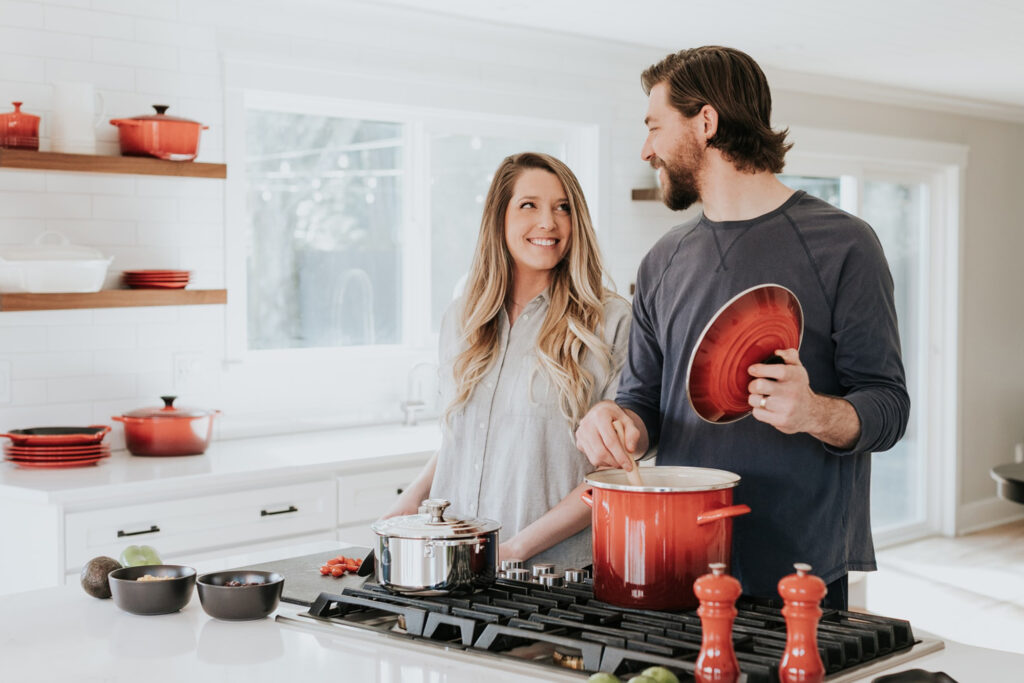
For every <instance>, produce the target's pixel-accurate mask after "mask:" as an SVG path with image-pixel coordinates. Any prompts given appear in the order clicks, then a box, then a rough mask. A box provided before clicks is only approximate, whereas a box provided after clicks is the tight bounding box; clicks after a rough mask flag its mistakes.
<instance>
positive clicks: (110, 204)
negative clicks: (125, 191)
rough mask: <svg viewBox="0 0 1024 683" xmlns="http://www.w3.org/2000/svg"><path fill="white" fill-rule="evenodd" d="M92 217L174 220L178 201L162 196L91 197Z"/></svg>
mask: <svg viewBox="0 0 1024 683" xmlns="http://www.w3.org/2000/svg"><path fill="white" fill-rule="evenodd" d="M92 215H93V217H94V218H112V219H117V220H136V221H175V220H177V219H178V202H177V201H176V200H174V199H165V198H162V197H123V196H119V197H110V196H104V195H100V196H96V197H94V198H93V206H92Z"/></svg>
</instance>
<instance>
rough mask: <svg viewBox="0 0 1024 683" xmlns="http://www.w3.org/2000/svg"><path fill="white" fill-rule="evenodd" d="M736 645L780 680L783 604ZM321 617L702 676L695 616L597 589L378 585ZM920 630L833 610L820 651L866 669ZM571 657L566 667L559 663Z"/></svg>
mask: <svg viewBox="0 0 1024 683" xmlns="http://www.w3.org/2000/svg"><path fill="white" fill-rule="evenodd" d="M737 609H738V611H739V614H738V616H737V618H736V622H735V625H734V626H733V646H734V648H735V650H736V658H737V660H738V661H739V664H740V669H741V670H742V671H743V673H745V674H746V676H747V681H748V683H776V682H777V681H778V663H779V660H780V659H781V658H782V654H783V651H784V649H785V645H786V622H785V619H784V618H783V617H782V613H781V610H780V609H779V608H778V606H776V605H772V604H766V603H764V602H763V601H760V602H755V601H750V600H746V599H744V598H741V599H740V601H739V602H738V603H737ZM308 614H309V616H311V617H314V618H316V619H323V620H329V621H340V622H343V623H345V624H349V625H352V626H358V627H361V628H366V629H373V630H376V631H382V632H386V633H388V634H390V635H394V636H397V637H404V638H414V639H418V640H426V641H429V642H434V643H438V644H443V645H444V646H446V647H458V648H463V649H465V650H467V651H472V650H486V651H488V652H490V653H497V654H500V655H505V656H508V657H515V658H518V659H520V660H524V661H531V662H534V663H536V664H538V665H540V666H564V665H565V662H566V661H570V660H571V661H572V662H574V663H575V664H576V668H579V669H580V670H581V673H584V674H589V673H593V672H596V671H607V672H610V673H615V674H618V675H620V676H621V675H623V674H629V673H633V672H636V671H640V670H642V669H645V668H647V667H649V666H654V665H657V666H664V667H666V668H668V669H671V670H672V671H674V672H675V673H676V674H677V675H679V676H680V678H681V679H682V680H686V679H692V677H693V669H694V662H696V660H697V655H698V654H699V653H700V644H701V627H700V618H699V617H698V616H697V614H696V612H695V611H686V612H658V611H653V610H642V609H631V608H626V607H617V606H614V605H610V604H607V603H604V602H600V601H598V600H595V599H594V597H593V591H592V586H591V584H590V582H589V581H588V582H584V583H571V584H567V585H565V586H561V587H557V588H546V587H543V586H538V585H534V584H528V583H520V582H518V581H508V580H499V581H498V582H497V583H495V585H494V586H492V587H491V588H488V589H486V590H484V591H480V592H477V593H475V594H473V595H470V596H463V597H410V596H401V595H394V594H392V593H389V592H388V591H386V590H384V589H383V588H381V587H380V586H377V585H375V584H366V585H365V586H364V587H363V588H362V589H358V590H357V589H352V588H346V589H345V590H344V591H343V592H342V593H341V594H340V595H333V594H330V593H322V594H321V595H320V597H319V598H318V599H317V600H316V602H314V603H313V606H312V607H311V608H310V610H309V613H308ZM914 642H915V640H914V634H913V631H912V630H911V628H910V623H909V622H907V621H904V620H901V619H891V618H888V617H880V616H876V615H867V614H860V613H856V612H846V611H837V610H826V611H825V612H824V614H823V615H822V618H821V621H820V623H819V626H818V648H819V651H820V652H821V658H822V662H823V663H824V664H825V669H826V673H827V674H833V673H836V672H839V671H846V670H849V669H852V668H856V667H858V666H861V665H863V664H865V663H867V662H870V661H872V660H874V659H877V658H879V657H883V656H886V655H888V654H891V653H893V652H898V651H902V650H908V649H910V648H911V647H913V645H914ZM559 660H562V664H558V663H556V662H558V661H559Z"/></svg>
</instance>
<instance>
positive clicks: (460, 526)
mask: <svg viewBox="0 0 1024 683" xmlns="http://www.w3.org/2000/svg"><path fill="white" fill-rule="evenodd" d="M449 505H451V503H450V502H449V501H447V500H444V499H443V498H428V499H427V500H425V501H423V505H422V507H421V509H425V510H426V512H423V513H421V514H417V515H404V516H402V517H392V518H391V519H382V520H380V521H377V522H374V523H373V525H372V526H371V527H370V528H371V529H373V531H374V533H376V534H377V535H379V536H388V537H391V538H425V539H435V540H436V539H457V538H476V537H477V536H480V535H481V534H487V533H490V532H492V531H497V530H498V529H500V528H501V525H500V524H498V523H497V522H495V521H494V520H493V519H445V518H444V511H445V510H446V509H448V506H449Z"/></svg>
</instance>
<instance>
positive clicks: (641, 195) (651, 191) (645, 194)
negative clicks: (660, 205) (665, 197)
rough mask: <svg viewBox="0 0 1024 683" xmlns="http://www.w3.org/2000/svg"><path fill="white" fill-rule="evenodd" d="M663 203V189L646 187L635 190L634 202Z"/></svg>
mask: <svg viewBox="0 0 1024 683" xmlns="http://www.w3.org/2000/svg"><path fill="white" fill-rule="evenodd" d="M649 200H654V201H661V189H660V188H657V187H644V188H641V189H634V190H633V201H634V202H638V201H649Z"/></svg>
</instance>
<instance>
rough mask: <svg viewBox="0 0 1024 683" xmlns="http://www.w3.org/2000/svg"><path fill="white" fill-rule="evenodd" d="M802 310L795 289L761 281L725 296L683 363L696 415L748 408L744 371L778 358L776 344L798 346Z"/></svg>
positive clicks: (726, 418) (737, 413)
mask: <svg viewBox="0 0 1024 683" xmlns="http://www.w3.org/2000/svg"><path fill="white" fill-rule="evenodd" d="M803 333H804V314H803V309H802V308H801V307H800V302H799V301H798V300H797V298H796V295H795V294H793V292H791V291H789V290H788V289H786V288H785V287H783V286H781V285H776V284H764V285H758V286H756V287H751V288H750V289H747V290H744V291H742V292H740V293H739V294H737V295H736V296H734V297H733V298H732V299H730V300H729V301H727V302H726V303H725V305H723V306H722V307H721V308H720V309H719V310H718V312H717V313H715V315H714V316H713V317H712V318H711V321H710V322H708V324H707V325H706V326H705V327H704V330H703V331H702V332H701V334H700V338H699V339H698V341H697V344H696V346H694V348H693V353H692V354H691V355H690V362H689V365H688V366H687V368H686V396H687V398H689V399H690V405H692V406H693V409H694V410H695V411H696V412H697V415H699V416H700V417H701V418H703V419H704V420H706V421H708V422H713V423H717V424H723V423H726V422H734V421H736V420H738V419H740V418H741V417H744V416H746V415H747V414H748V413H750V411H751V410H752V409H751V407H750V405H749V404H748V403H747V397H748V396H749V395H750V392H748V391H747V385H749V384H750V380H751V379H753V378H752V377H751V376H750V374H749V373H748V372H747V368H749V367H750V366H751V365H753V364H754V363H764V362H771V361H772V360H774V361H775V362H781V360H782V359H780V358H779V357H778V356H776V355H775V352H776V351H777V350H779V349H790V348H792V349H799V348H800V340H801V338H802V337H803Z"/></svg>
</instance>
